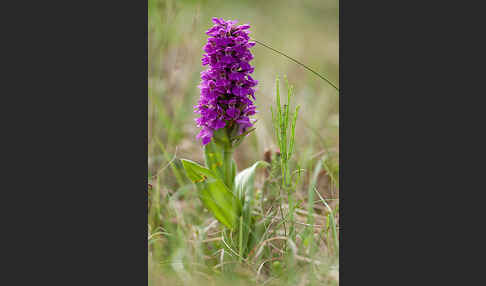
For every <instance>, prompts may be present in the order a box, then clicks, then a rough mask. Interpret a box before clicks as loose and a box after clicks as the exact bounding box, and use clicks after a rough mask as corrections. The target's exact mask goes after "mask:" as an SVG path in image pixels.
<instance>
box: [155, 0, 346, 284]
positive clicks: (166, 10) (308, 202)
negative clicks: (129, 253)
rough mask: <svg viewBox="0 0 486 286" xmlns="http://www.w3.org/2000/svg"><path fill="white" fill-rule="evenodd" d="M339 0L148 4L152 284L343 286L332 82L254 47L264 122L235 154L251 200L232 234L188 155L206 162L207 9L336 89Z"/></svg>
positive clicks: (336, 122) (259, 105)
mask: <svg viewBox="0 0 486 286" xmlns="http://www.w3.org/2000/svg"><path fill="white" fill-rule="evenodd" d="M338 6H339V2H337V1H327V0H323V1H319V0H312V1H311V0H303V1H292V0H287V1H273V0H269V1H196V0H187V1H168V0H149V11H148V16H149V31H148V35H149V39H148V41H149V42H148V44H149V45H148V49H149V51H148V67H149V70H148V91H149V92H148V101H149V105H148V135H149V137H148V152H149V153H148V171H149V178H148V181H149V186H148V193H147V195H148V248H149V253H148V264H149V273H148V276H149V285H228V283H232V285H338V280H339V278H338V276H339V251H338V250H339V229H340V227H342V226H341V225H340V223H339V95H338V92H337V91H336V89H334V88H333V87H332V86H330V85H329V84H327V83H326V82H325V81H323V80H321V79H320V78H319V77H317V76H316V75H314V74H312V73H311V72H309V71H307V70H305V69H303V68H302V67H301V66H299V65H297V64H295V63H294V62H292V61H289V60H288V59H286V58H284V57H282V56H281V55H278V54H276V53H274V52H273V51H271V50H269V49H267V48H265V47H262V46H261V45H258V44H257V45H256V46H254V47H253V48H252V53H253V55H254V57H255V58H254V60H253V61H252V65H253V66H254V67H255V72H254V73H253V74H252V76H253V78H255V79H256V80H258V81H259V84H258V87H257V92H256V102H255V104H256V105H257V110H258V113H257V114H256V115H255V116H254V118H256V119H257V122H256V124H255V126H254V127H255V130H254V131H252V132H250V133H249V134H248V135H247V137H246V138H245V140H243V142H242V144H241V145H240V146H238V147H237V148H236V149H235V150H234V156H233V158H234V161H235V163H236V168H237V172H238V173H241V171H242V170H245V171H246V170H250V171H248V172H247V174H246V175H245V174H243V175H240V178H238V179H237V180H238V181H239V182H241V181H245V184H241V185H240V188H239V189H238V188H237V190H238V192H239V193H240V194H242V195H241V199H242V202H244V201H245V200H246V201H247V202H248V204H246V206H251V207H247V208H245V207H244V205H242V209H241V214H242V215H241V216H239V217H238V220H236V221H235V222H236V223H235V227H234V229H232V230H230V229H229V228H228V227H225V225H223V224H222V223H220V221H218V220H217V219H216V218H215V216H214V215H213V213H211V212H210V211H208V209H207V208H206V207H205V206H204V204H203V203H202V202H201V200H200V197H199V196H198V192H199V191H200V190H199V189H198V187H197V185H195V184H194V183H193V181H191V177H190V176H188V174H187V173H186V171H185V169H184V166H183V163H184V160H181V159H189V160H191V161H193V162H195V163H199V164H200V165H204V164H205V162H207V161H208V158H205V152H204V150H203V147H202V145H201V143H200V141H198V140H197V139H196V134H197V133H198V132H199V129H198V128H197V127H196V124H195V122H194V119H195V118H196V117H197V115H196V114H194V113H193V106H194V105H196V104H197V100H198V98H199V94H200V91H199V89H198V87H197V86H198V84H199V82H200V72H201V71H202V70H203V69H205V68H204V67H203V66H202V65H201V56H202V54H203V53H204V52H203V50H202V47H203V46H204V44H205V42H206V40H207V35H206V34H205V31H206V30H208V28H209V27H210V26H212V22H211V18H212V17H223V18H225V19H236V20H238V21H239V22H238V23H239V24H244V23H249V24H250V25H251V34H250V36H251V37H252V38H254V39H257V40H259V41H262V42H264V43H266V44H269V45H271V46H272V47H273V48H276V49H278V50H280V51H283V52H285V53H286V54H288V55H290V56H292V57H294V58H296V59H298V60H299V61H301V62H303V63H305V64H306V65H308V66H310V67H312V68H313V69H314V70H316V71H318V72H319V73H320V74H323V75H325V76H326V77H327V78H328V79H329V80H330V81H331V82H333V83H335V84H336V85H338V84H337V83H338V82H339V76H338V75H339V65H338V62H339V53H338V51H339V45H338V43H339V37H338V33H339V25H338V23H339V19H338ZM278 78H279V79H280V80H277V79H278ZM259 161H260V163H255V162H259ZM254 164H255V165H254ZM252 166H254V168H250V167H252ZM248 168H249V169H248ZM186 170H187V169H186ZM248 182H250V183H248ZM248 185H251V186H253V187H252V188H251V190H249V191H245V190H244V189H245V188H246V187H245V186H248Z"/></svg>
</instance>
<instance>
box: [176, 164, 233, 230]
mask: <svg viewBox="0 0 486 286" xmlns="http://www.w3.org/2000/svg"><path fill="white" fill-rule="evenodd" d="M181 162H182V165H183V166H184V169H185V170H186V174H187V177H188V178H189V179H190V180H191V181H192V182H193V183H194V184H195V185H196V187H197V189H198V192H199V193H198V194H199V198H200V200H201V201H202V203H203V204H204V206H205V207H206V208H207V209H208V210H209V211H210V212H211V213H212V214H213V215H214V217H215V218H216V219H217V220H219V221H220V222H221V223H222V224H224V225H225V226H226V227H228V228H229V229H234V228H235V226H236V224H237V222H238V217H239V215H240V212H241V203H240V202H239V201H238V199H237V198H236V197H235V196H234V195H233V194H232V193H231V191H230V190H229V189H228V187H227V186H226V185H225V184H224V183H223V181H222V180H221V179H220V178H219V177H218V175H217V174H215V173H214V172H213V171H211V170H209V169H208V168H206V167H203V166H201V165H199V164H197V163H196V162H193V161H190V160H185V159H182V160H181Z"/></svg>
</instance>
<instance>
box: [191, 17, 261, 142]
mask: <svg viewBox="0 0 486 286" xmlns="http://www.w3.org/2000/svg"><path fill="white" fill-rule="evenodd" d="M213 22H214V23H215V25H214V26H213V27H211V28H210V29H209V30H208V31H207V32H206V34H207V35H209V38H208V42H207V44H206V45H205V46H204V51H205V52H206V53H205V54H204V55H203V58H202V64H203V65H204V66H206V65H207V66H208V69H207V70H205V71H203V72H201V84H200V85H199V89H200V91H201V96H200V99H199V102H198V104H197V105H196V106H195V107H194V112H196V113H198V114H200V117H199V118H197V119H196V123H197V126H198V127H202V129H201V131H200V133H199V134H198V135H197V138H198V139H201V142H202V144H203V145H206V144H208V143H209V142H211V140H212V139H213V138H215V137H218V135H217V134H221V133H222V132H221V131H219V132H218V130H220V129H223V130H225V131H226V132H225V133H224V134H223V137H224V136H226V137H228V136H229V137H231V136H238V135H242V134H243V133H245V132H247V131H248V130H249V128H251V127H252V126H253V123H254V120H253V119H250V117H249V116H251V115H254V114H255V113H256V107H255V105H254V102H253V100H254V99H255V86H256V85H257V84H258V81H256V80H254V79H253V78H252V77H251V76H250V74H251V73H253V70H254V68H253V67H252V66H251V65H250V64H249V62H250V61H251V60H252V59H253V55H252V54H251V52H250V48H251V47H253V46H254V45H255V42H251V41H250V37H249V36H248V34H249V32H248V29H249V28H250V25H248V24H245V25H240V26H237V25H236V21H225V20H223V19H222V18H219V19H218V18H213ZM225 141H226V142H230V145H231V139H230V140H228V138H226V140H225Z"/></svg>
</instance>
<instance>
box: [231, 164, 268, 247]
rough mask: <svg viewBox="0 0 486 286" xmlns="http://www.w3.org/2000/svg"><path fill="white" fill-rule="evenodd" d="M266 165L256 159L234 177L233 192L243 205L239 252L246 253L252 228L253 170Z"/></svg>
mask: <svg viewBox="0 0 486 286" xmlns="http://www.w3.org/2000/svg"><path fill="white" fill-rule="evenodd" d="M268 165H269V164H268V163H267V162H265V161H258V162H256V163H255V164H253V165H252V166H251V167H249V168H247V169H245V170H243V171H241V172H240V173H238V175H236V178H235V194H236V196H237V198H238V199H239V200H240V202H241V203H242V205H243V211H242V221H241V225H242V228H241V229H240V232H242V235H241V236H240V237H241V239H242V241H240V245H242V249H241V248H240V253H246V252H245V250H246V247H247V246H248V239H249V236H250V230H251V228H252V222H251V210H252V205H253V198H254V195H253V194H254V181H255V171H256V169H257V168H258V167H260V166H268ZM240 234H241V233H240Z"/></svg>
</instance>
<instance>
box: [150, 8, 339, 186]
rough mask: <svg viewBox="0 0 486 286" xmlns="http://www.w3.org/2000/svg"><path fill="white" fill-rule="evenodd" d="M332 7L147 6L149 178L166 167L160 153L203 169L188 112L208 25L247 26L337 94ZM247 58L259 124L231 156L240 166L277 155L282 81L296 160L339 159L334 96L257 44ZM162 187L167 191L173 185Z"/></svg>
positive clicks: (335, 25)
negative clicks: (274, 110) (274, 117)
mask: <svg viewBox="0 0 486 286" xmlns="http://www.w3.org/2000/svg"><path fill="white" fill-rule="evenodd" d="M338 7H339V2H338V1H333V0H331V1H328V0H302V1H295V0H293V1H292V0H290V1H289V0H284V1H282V0H279V1H272V0H268V1H197V0H186V1H166V0H163V1H161V0H149V43H148V55H149V61H148V66H149V70H148V79H149V81H148V85H149V106H148V109H149V118H148V128H149V130H148V132H149V171H150V172H151V173H154V172H156V170H158V169H159V168H160V167H161V166H162V165H163V164H164V162H165V157H164V156H163V151H162V149H163V148H165V150H166V152H168V154H171V156H172V155H173V154H174V153H175V152H176V148H177V157H185V158H191V159H193V160H195V161H199V162H201V161H202V151H201V150H202V149H201V146H200V144H199V143H198V142H196V139H195V136H196V134H197V133H198V129H197V127H196V126H195V123H194V119H195V118H196V114H194V113H193V106H194V105H195V104H196V103H197V99H198V97H199V90H198V88H197V85H198V83H199V81H200V79H199V77H200V72H201V71H202V70H203V69H205V68H206V67H203V66H202V65H201V57H202V55H203V50H202V47H203V45H204V44H205V43H206V41H207V35H206V34H205V31H206V30H207V29H208V28H210V27H211V26H212V25H213V23H212V21H211V18H212V17H222V18H224V19H233V20H238V24H244V23H249V24H250V25H251V29H250V31H251V34H250V36H251V37H252V38H254V39H257V40H259V41H262V42H263V43H266V44H268V45H270V46H272V47H273V48H275V49H277V50H279V51H281V52H284V53H285V54H287V55H289V56H291V57H293V58H295V59H297V60H299V61H301V62H302V63H304V64H306V65H307V66H309V67H311V68H313V69H314V70H316V71H317V72H319V73H320V74H323V75H324V76H326V77H327V78H328V79H329V80H330V81H331V82H333V83H334V84H335V85H337V86H339V85H338V83H339V11H338ZM252 52H253V54H254V57H255V59H254V60H253V61H252V62H251V63H252V64H253V65H254V67H255V72H254V74H253V75H254V76H253V77H254V78H255V79H257V80H258V81H259V85H258V86H257V92H256V104H257V107H258V111H259V113H258V114H257V115H256V116H255V118H256V119H258V122H257V124H256V128H257V129H256V132H253V134H252V135H250V136H249V137H248V138H247V139H246V140H245V142H244V143H243V144H242V146H241V147H240V148H238V150H237V151H236V154H235V156H236V161H237V163H238V165H239V166H242V167H245V166H247V165H248V164H250V163H251V162H253V161H255V160H257V159H261V158H262V156H263V152H264V150H266V149H275V140H274V138H273V135H272V134H273V133H272V126H271V112H270V106H271V105H272V104H274V101H275V79H276V77H280V78H282V77H283V76H284V75H286V76H287V77H288V80H289V82H290V83H291V84H292V85H294V87H295V93H296V96H295V98H294V100H293V103H295V104H300V105H301V109H300V110H301V111H300V116H299V119H298V120H297V131H296V132H297V134H296V141H297V142H296V146H297V149H296V156H297V157H298V158H304V159H305V157H308V156H312V155H313V154H315V153H318V152H322V151H325V152H333V153H337V152H338V138H339V132H338V124H339V123H338V122H339V97H338V94H337V91H336V90H335V89H333V88H332V87H331V86H329V85H328V84H327V83H326V82H324V81H323V80H321V79H319V78H318V77H317V76H316V75H314V74H312V73H311V72H309V71H307V70H305V69H304V68H302V67H301V66H299V65H297V64H295V63H294V62H291V61H290V60H288V59H286V58H285V57H283V56H281V55H278V54H276V53H275V52H273V51H271V50H268V49H267V48H264V47H262V46H260V45H258V44H257V45H256V46H255V47H253V48H252ZM282 88H283V87H282ZM155 139H157V140H159V141H160V142H159V143H160V144H159V143H157V142H156V140H155ZM161 145H162V146H161ZM165 163H166V162H165ZM304 163H305V162H301V164H304ZM167 180H168V182H167V183H168V184H171V182H170V181H171V179H170V178H167Z"/></svg>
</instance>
